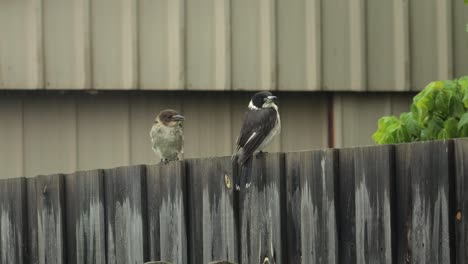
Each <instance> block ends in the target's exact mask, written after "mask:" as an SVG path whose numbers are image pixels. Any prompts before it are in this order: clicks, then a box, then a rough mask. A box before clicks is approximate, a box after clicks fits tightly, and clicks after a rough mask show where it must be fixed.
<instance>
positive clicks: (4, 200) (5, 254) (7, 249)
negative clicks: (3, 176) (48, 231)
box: [0, 178, 29, 264]
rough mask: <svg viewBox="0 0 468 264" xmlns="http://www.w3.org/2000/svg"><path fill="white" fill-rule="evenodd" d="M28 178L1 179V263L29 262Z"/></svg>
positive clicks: (21, 263) (18, 263)
mask: <svg viewBox="0 0 468 264" xmlns="http://www.w3.org/2000/svg"><path fill="white" fill-rule="evenodd" d="M27 222H28V219H27V214H26V179H25V178H18V179H7V180H0V263H2V264H7V263H16V264H23V263H29V262H28V261H27V258H26V248H25V246H26V243H27V238H28V237H27Z"/></svg>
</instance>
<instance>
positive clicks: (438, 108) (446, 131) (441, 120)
mask: <svg viewBox="0 0 468 264" xmlns="http://www.w3.org/2000/svg"><path fill="white" fill-rule="evenodd" d="M467 87H468V76H464V77H461V78H459V79H455V80H447V81H435V82H431V83H430V84H428V85H427V86H426V88H424V90H422V91H421V92H420V93H418V94H417V95H416V96H415V97H414V98H413V103H412V104H411V111H410V112H407V113H402V114H401V115H400V118H398V117H396V116H384V117H382V118H380V119H379V122H378V129H377V131H376V132H375V133H374V135H372V138H373V139H374V141H375V142H376V143H378V144H394V143H404V142H414V141H425V140H435V139H448V138H457V137H468V88H467Z"/></svg>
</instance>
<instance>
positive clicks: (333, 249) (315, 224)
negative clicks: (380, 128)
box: [283, 149, 338, 264]
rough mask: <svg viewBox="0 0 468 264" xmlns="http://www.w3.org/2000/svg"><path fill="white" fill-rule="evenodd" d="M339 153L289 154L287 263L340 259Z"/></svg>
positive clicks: (323, 261) (328, 261)
mask: <svg viewBox="0 0 468 264" xmlns="http://www.w3.org/2000/svg"><path fill="white" fill-rule="evenodd" d="M337 153H338V152H337V151H336V150H331V149H330V150H317V151H306V152H291V153H287V154H286V158H285V160H286V161H285V167H286V169H285V170H286V173H285V177H286V201H287V202H286V204H287V216H286V229H287V230H286V233H287V248H288V254H287V258H288V260H287V261H286V262H287V263H297V264H300V263H304V264H306V263H337V262H338V239H337V238H338V232H337V225H336V211H335V208H336V205H335V180H336V176H337V175H338V166H337V165H338V159H337V158H338V156H337V155H336V154H337ZM283 228H285V227H284V226H283Z"/></svg>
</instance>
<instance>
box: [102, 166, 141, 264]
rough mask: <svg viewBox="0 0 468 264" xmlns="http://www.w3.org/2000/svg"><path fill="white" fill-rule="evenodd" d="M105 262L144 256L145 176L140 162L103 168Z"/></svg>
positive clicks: (138, 260)
mask: <svg viewBox="0 0 468 264" xmlns="http://www.w3.org/2000/svg"><path fill="white" fill-rule="evenodd" d="M104 185H105V187H104V188H105V203H106V205H105V214H106V223H105V225H106V236H107V243H106V251H107V263H108V264H128V263H143V262H144V261H145V260H146V259H147V249H148V248H147V235H148V234H147V228H146V203H145V201H146V188H145V185H146V177H145V167H144V166H131V167H120V168H115V169H109V170H105V171H104Z"/></svg>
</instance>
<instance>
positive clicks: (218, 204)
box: [185, 157, 239, 264]
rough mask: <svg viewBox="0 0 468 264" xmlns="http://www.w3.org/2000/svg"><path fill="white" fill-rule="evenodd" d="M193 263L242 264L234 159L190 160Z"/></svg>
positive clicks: (187, 163) (188, 176) (188, 175)
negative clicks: (220, 263) (223, 263)
mask: <svg viewBox="0 0 468 264" xmlns="http://www.w3.org/2000/svg"><path fill="white" fill-rule="evenodd" d="M185 166H186V179H187V191H188V200H187V202H188V203H187V206H188V208H189V210H188V212H189V221H190V224H189V227H190V231H189V235H188V237H189V247H188V248H189V263H191V264H206V263H208V262H211V261H217V260H228V261H232V262H238V258H239V256H238V249H237V242H238V241H237V236H238V232H237V229H236V227H237V223H236V221H235V211H234V210H235V203H234V193H233V192H234V190H233V188H234V186H233V181H232V178H233V167H232V162H231V159H230V157H220V158H210V159H191V160H186V164H185Z"/></svg>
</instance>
